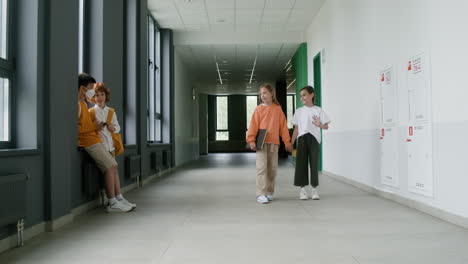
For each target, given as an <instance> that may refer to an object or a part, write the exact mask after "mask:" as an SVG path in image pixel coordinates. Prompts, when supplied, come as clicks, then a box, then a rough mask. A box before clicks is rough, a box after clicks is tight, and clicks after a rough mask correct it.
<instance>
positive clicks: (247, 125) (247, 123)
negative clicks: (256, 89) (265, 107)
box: [245, 94, 260, 131]
mask: <svg viewBox="0 0 468 264" xmlns="http://www.w3.org/2000/svg"><path fill="white" fill-rule="evenodd" d="M249 96H252V97H257V100H256V101H257V104H256V106H258V104H259V103H260V102H259V96H258V94H255V95H251V94H247V95H245V112H247V97H249ZM254 111H255V109H254ZM247 120H248V116H247ZM249 126H250V123H249V122H246V126H245V127H246V129H245V131H249Z"/></svg>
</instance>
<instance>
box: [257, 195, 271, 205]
mask: <svg viewBox="0 0 468 264" xmlns="http://www.w3.org/2000/svg"><path fill="white" fill-rule="evenodd" d="M257 203H259V204H267V203H269V201H268V198H267V197H266V196H265V195H260V196H258V197H257Z"/></svg>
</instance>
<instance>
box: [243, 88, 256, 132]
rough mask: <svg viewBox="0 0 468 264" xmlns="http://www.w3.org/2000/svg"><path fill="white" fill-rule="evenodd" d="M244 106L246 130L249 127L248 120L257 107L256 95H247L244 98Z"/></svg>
mask: <svg viewBox="0 0 468 264" xmlns="http://www.w3.org/2000/svg"><path fill="white" fill-rule="evenodd" d="M245 100H246V104H245V105H246V106H247V126H246V127H247V130H248V129H249V126H250V120H251V119H252V115H253V112H254V111H255V107H257V105H258V96H256V95H247V96H246V97H245Z"/></svg>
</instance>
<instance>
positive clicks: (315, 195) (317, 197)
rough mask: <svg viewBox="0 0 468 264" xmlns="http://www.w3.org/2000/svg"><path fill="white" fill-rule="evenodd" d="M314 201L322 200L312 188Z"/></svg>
mask: <svg viewBox="0 0 468 264" xmlns="http://www.w3.org/2000/svg"><path fill="white" fill-rule="evenodd" d="M312 200H320V196H319V194H318V191H317V189H316V188H312Z"/></svg>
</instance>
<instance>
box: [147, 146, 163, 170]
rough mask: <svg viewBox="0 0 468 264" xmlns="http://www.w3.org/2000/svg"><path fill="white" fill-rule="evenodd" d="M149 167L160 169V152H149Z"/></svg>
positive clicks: (161, 156) (161, 158)
mask: <svg viewBox="0 0 468 264" xmlns="http://www.w3.org/2000/svg"><path fill="white" fill-rule="evenodd" d="M150 159H151V169H153V170H158V171H161V170H162V164H163V155H162V153H161V152H159V151H158V152H151V157H150Z"/></svg>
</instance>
